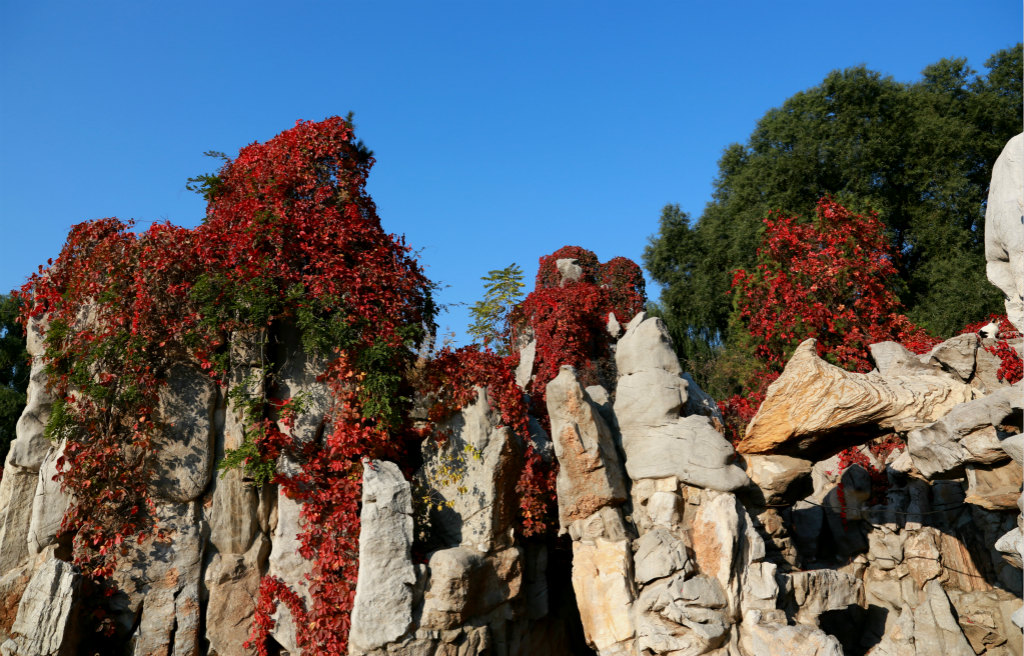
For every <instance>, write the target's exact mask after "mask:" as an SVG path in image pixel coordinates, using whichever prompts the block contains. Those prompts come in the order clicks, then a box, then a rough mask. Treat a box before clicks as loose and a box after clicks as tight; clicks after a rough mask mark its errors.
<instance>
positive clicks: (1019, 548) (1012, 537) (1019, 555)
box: [995, 528, 1024, 569]
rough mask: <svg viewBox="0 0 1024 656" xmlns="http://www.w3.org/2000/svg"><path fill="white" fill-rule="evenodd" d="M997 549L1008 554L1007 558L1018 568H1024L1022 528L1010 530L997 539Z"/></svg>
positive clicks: (1023, 535)
mask: <svg viewBox="0 0 1024 656" xmlns="http://www.w3.org/2000/svg"><path fill="white" fill-rule="evenodd" d="M995 548H996V550H997V551H999V552H1001V553H1003V554H1006V559H1007V561H1008V562H1010V563H1011V564H1012V565H1013V566H1014V567H1016V568H1017V569H1024V563H1022V561H1024V533H1022V531H1021V529H1020V528H1015V529H1013V530H1012V531H1008V532H1007V533H1006V534H1005V535H1003V537H1001V538H999V539H998V540H996V544H995Z"/></svg>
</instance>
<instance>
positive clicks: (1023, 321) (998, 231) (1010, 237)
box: [985, 134, 1024, 331]
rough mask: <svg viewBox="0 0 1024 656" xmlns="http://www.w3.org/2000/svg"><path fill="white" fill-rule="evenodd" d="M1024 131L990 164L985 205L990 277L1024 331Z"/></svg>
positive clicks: (987, 266) (1011, 316)
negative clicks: (990, 177)
mask: <svg viewBox="0 0 1024 656" xmlns="http://www.w3.org/2000/svg"><path fill="white" fill-rule="evenodd" d="M1022 216H1024V134H1018V135H1017V136H1015V137H1013V138H1012V139H1010V140H1009V141H1008V142H1007V144H1006V146H1005V147H1004V148H1003V151H1002V152H1001V153H1000V154H999V157H998V159H996V163H995V164H994V165H993V166H992V181H991V183H990V184H989V189H988V202H987V203H986V205H985V261H986V263H987V265H986V272H987V273H988V279H989V281H990V282H991V283H992V284H993V285H995V286H996V287H998V288H999V289H1000V290H1001V291H1002V292H1003V296H1004V298H1005V304H1006V314H1007V316H1008V317H1009V319H1010V322H1011V323H1012V324H1013V325H1014V326H1016V328H1017V330H1019V331H1024V230H1021V217H1022Z"/></svg>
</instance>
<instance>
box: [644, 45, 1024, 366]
mask: <svg viewBox="0 0 1024 656" xmlns="http://www.w3.org/2000/svg"><path fill="white" fill-rule="evenodd" d="M1021 62H1022V57H1021V45H1020V44H1018V45H1017V46H1015V47H1013V48H1010V49H1007V50H1003V51H1000V52H997V53H996V54H994V55H993V56H992V57H990V58H989V59H988V61H987V62H986V64H985V65H986V68H987V69H988V70H987V73H986V74H978V73H976V72H975V71H974V70H972V69H971V68H969V67H968V66H967V62H966V60H964V59H943V60H942V61H939V62H937V63H935V64H932V65H930V66H928V67H927V68H925V70H924V71H923V72H922V77H921V79H920V80H918V81H916V82H913V83H909V84H908V83H901V82H897V81H895V80H893V79H892V78H891V77H887V76H883V75H882V74H880V73H878V72H875V71H871V70H868V69H867V68H865V67H863V66H859V67H855V68H849V69H846V70H843V71H834V72H832V73H830V74H829V75H828V76H827V77H826V78H825V79H824V80H823V81H822V83H821V84H819V85H818V86H815V87H813V88H811V89H808V90H806V91H801V92H799V93H797V94H795V95H794V96H792V97H791V98H789V99H788V100H787V101H786V102H785V103H783V105H782V107H778V108H775V109H772V110H770V111H768V112H767V113H766V114H765V115H764V117H762V118H761V120H760V121H759V122H758V124H757V127H756V128H755V130H754V132H753V134H751V135H750V138H749V139H748V141H747V142H746V143H745V144H738V143H737V144H732V145H730V146H728V147H727V148H726V149H725V151H724V153H723V155H722V158H721V160H720V161H719V172H718V177H717V178H716V180H715V183H714V193H713V200H712V201H711V202H710V203H709V204H708V205H707V206H706V207H705V209H704V213H703V214H702V215H701V216H700V217H699V219H698V220H697V221H692V220H691V219H690V217H689V216H688V215H687V214H686V213H685V212H683V211H682V209H681V208H680V207H679V206H678V205H668V206H667V207H665V209H664V210H663V212H662V216H661V225H660V229H659V232H658V234H657V235H655V236H653V237H652V238H651V240H650V244H649V245H648V247H647V249H646V251H645V253H644V263H645V266H646V268H647V270H648V271H649V272H650V274H651V276H652V278H653V279H654V280H656V281H657V282H659V283H660V284H661V285H662V286H663V293H662V296H661V301H660V311H661V312H662V313H663V315H664V318H665V321H666V323H667V324H668V326H669V329H670V332H671V333H672V336H673V338H674V339H675V341H676V344H677V348H678V350H679V351H680V355H681V356H682V357H683V358H684V359H690V360H701V359H707V357H708V356H709V354H710V353H712V352H713V351H715V350H716V349H718V348H720V347H721V346H722V345H723V344H726V343H728V342H729V338H730V327H729V326H730V324H729V318H730V315H731V313H732V312H733V306H732V301H731V300H730V296H729V293H728V292H729V289H730V283H731V281H732V272H733V271H735V270H737V269H742V268H746V269H749V268H750V267H752V266H754V264H755V257H756V256H755V251H756V244H757V242H758V236H759V234H760V232H761V231H762V230H763V224H762V219H763V218H764V217H765V216H766V215H767V214H768V213H769V212H770V211H772V210H783V211H785V212H790V213H795V214H800V215H802V216H813V215H814V208H815V205H816V204H817V202H818V201H819V200H820V199H821V198H822V197H825V196H831V197H833V198H834V199H835V200H836V201H837V202H840V203H842V204H843V205H844V206H846V207H848V208H849V209H850V210H851V211H854V212H868V211H874V212H876V213H877V214H878V217H879V218H880V219H881V221H882V222H883V224H884V225H885V228H886V231H887V235H888V238H889V239H890V240H891V244H892V246H893V251H894V252H895V253H896V254H897V260H896V262H895V264H896V267H897V271H898V278H897V281H896V283H897V289H896V292H897V293H898V295H899V297H900V300H901V301H902V303H903V305H904V306H905V307H906V312H907V316H908V317H909V318H910V319H911V320H912V321H914V322H915V323H917V324H919V325H921V326H922V327H924V328H926V329H928V330H929V331H931V332H933V333H936V334H940V335H948V334H951V333H953V332H955V331H956V330H958V329H959V328H961V327H962V326H964V325H965V324H966V323H968V322H970V321H974V320H977V319H978V318H980V317H983V316H985V315H986V314H988V313H993V312H999V311H1000V307H1001V303H1000V300H1001V296H1000V293H999V291H998V290H997V289H995V288H994V287H993V286H992V285H989V284H988V283H987V281H986V278H985V258H984V209H985V207H984V206H985V200H986V197H987V193H988V183H989V178H990V177H991V172H992V164H993V163H994V162H995V159H996V157H997V156H998V155H999V152H1000V150H1001V149H1002V147H1003V145H1004V144H1005V143H1006V141H1007V140H1009V138H1010V137H1012V136H1013V135H1014V134H1016V133H1017V132H1019V131H1020V129H1021V124H1022V121H1024V116H1022V110H1021V102H1022V94H1021ZM733 330H736V329H735V328H733Z"/></svg>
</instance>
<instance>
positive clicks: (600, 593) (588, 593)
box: [572, 539, 636, 654]
mask: <svg viewBox="0 0 1024 656" xmlns="http://www.w3.org/2000/svg"><path fill="white" fill-rule="evenodd" d="M630 555H631V554H630V552H629V542H628V541H626V540H620V541H615V542H611V541H608V540H604V539H599V540H596V541H595V542H594V543H593V544H588V543H585V542H573V545H572V586H573V589H574V590H575V591H576V602H577V604H578V606H579V611H580V619H581V620H582V622H583V634H584V636H585V637H586V639H587V644H589V645H590V646H591V647H593V648H594V649H596V650H597V651H598V653H599V654H618V653H632V652H630V651H628V650H625V649H624V647H623V646H622V643H625V642H627V641H630V640H631V639H632V638H633V636H634V635H635V633H636V629H635V627H634V624H633V620H632V617H631V615H630V607H631V605H632V603H633V599H634V597H635V593H634V589H633V572H632V566H631V558H630Z"/></svg>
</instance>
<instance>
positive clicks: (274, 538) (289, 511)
mask: <svg viewBox="0 0 1024 656" xmlns="http://www.w3.org/2000/svg"><path fill="white" fill-rule="evenodd" d="M279 466H280V465H279ZM284 466H285V467H288V468H289V469H290V468H291V467H294V466H296V465H294V464H293V463H286V464H285V465H284ZM276 511H277V523H276V525H274V527H273V531H272V532H271V535H270V540H271V544H272V546H271V550H270V556H269V557H268V559H267V563H268V567H267V574H269V575H270V576H276V577H278V578H280V579H281V580H282V581H284V582H285V583H286V584H287V585H288V586H289V587H290V588H291V589H292V590H293V591H294V592H295V593H296V594H298V595H299V597H300V598H302V599H303V600H304V601H305V603H306V605H307V607H309V604H310V596H309V590H308V588H307V586H306V575H307V574H308V573H309V572H310V571H311V570H312V568H313V564H312V563H311V562H310V561H308V560H306V559H305V558H303V557H302V554H301V553H299V547H300V546H301V545H300V542H299V534H300V533H302V531H303V530H304V529H303V520H302V504H300V503H299V502H298V501H295V500H294V499H290V498H289V497H288V495H286V494H284V492H282V491H281V490H278V493H277V508H276ZM274 620H275V625H274V628H273V629H272V630H271V633H270V634H271V636H273V638H274V639H275V640H277V642H278V643H279V644H280V645H281V646H282V647H284V649H286V650H287V651H289V652H291V653H296V654H297V653H301V652H300V650H299V646H298V640H297V638H296V635H295V631H296V627H295V622H294V620H293V618H292V616H291V611H289V610H288V607H287V606H286V605H285V604H279V605H278V607H277V612H276V613H275V614H274Z"/></svg>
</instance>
